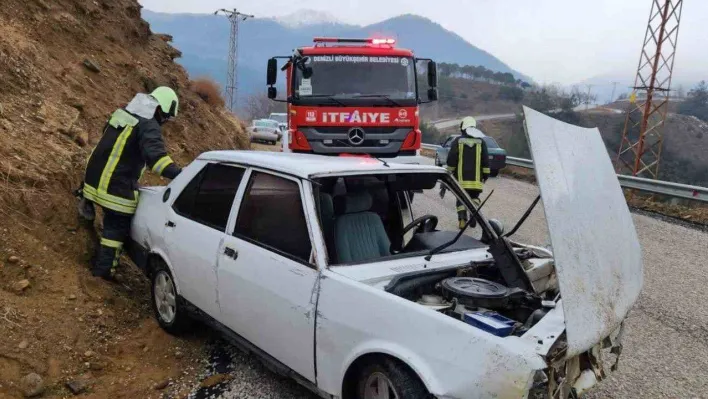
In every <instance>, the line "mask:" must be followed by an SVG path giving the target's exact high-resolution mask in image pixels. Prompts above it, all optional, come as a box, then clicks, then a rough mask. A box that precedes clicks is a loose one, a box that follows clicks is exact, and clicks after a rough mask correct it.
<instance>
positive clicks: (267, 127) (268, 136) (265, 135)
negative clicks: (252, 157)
mask: <svg viewBox="0 0 708 399" xmlns="http://www.w3.org/2000/svg"><path fill="white" fill-rule="evenodd" d="M248 130H249V133H250V135H251V141H263V142H265V143H270V144H275V143H277V142H278V140H279V139H280V137H281V136H282V132H281V131H280V126H279V125H278V122H277V121H273V120H269V119H256V120H254V121H253V122H252V123H251V126H250V127H249V128H248Z"/></svg>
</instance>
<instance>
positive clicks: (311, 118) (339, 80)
mask: <svg viewBox="0 0 708 399" xmlns="http://www.w3.org/2000/svg"><path fill="white" fill-rule="evenodd" d="M278 59H284V60H285V63H284V65H283V66H282V67H281V68H280V70H281V71H283V72H285V74H286V81H285V83H286V91H287V98H286V99H280V100H279V99H276V97H277V89H276V87H275V84H276V81H277V75H278ZM421 61H423V62H424V63H422V62H421ZM419 74H421V75H422V74H426V75H427V86H428V90H427V93H426V98H425V99H422V98H421V95H420V92H419V85H420V83H424V81H423V82H419V80H418V76H419ZM267 85H268V97H269V98H270V99H272V100H275V101H283V102H287V108H288V112H287V114H288V127H289V128H288V131H287V134H285V135H284V137H283V138H284V140H283V151H285V152H299V153H313V154H320V155H342V154H357V155H370V156H374V157H378V158H393V157H397V158H398V159H399V160H401V161H402V162H406V161H407V159H406V157H411V156H413V157H415V156H417V155H419V152H420V145H421V132H420V114H419V105H420V104H422V103H427V102H432V101H436V100H437V98H438V92H437V70H436V64H435V62H434V61H432V60H430V59H423V58H415V56H414V55H413V52H412V51H411V50H407V49H402V48H397V47H395V40H394V39H341V38H322V37H318V38H315V39H314V45H313V46H309V47H301V48H298V49H296V50H295V51H294V53H293V54H292V55H291V56H284V57H273V58H271V59H270V60H268V68H267ZM286 137H287V139H286ZM416 158H417V157H416ZM410 161H412V159H410ZM406 163H408V162H406ZM413 163H417V162H413Z"/></svg>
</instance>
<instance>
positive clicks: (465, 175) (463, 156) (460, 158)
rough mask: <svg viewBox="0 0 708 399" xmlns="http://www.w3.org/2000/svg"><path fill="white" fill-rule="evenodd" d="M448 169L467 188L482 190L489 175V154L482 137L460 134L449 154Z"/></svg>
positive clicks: (451, 146)
mask: <svg viewBox="0 0 708 399" xmlns="http://www.w3.org/2000/svg"><path fill="white" fill-rule="evenodd" d="M447 169H448V170H449V171H450V172H451V173H452V174H453V176H455V178H456V179H457V181H458V182H459V183H460V186H462V188H464V189H466V190H482V189H483V182H484V181H485V180H487V177H489V173H490V169H489V154H488V153H487V145H486V144H485V142H484V141H483V140H482V139H478V138H475V137H466V136H460V137H458V138H456V139H455V140H453V142H452V144H451V145H450V152H449V153H448V155H447Z"/></svg>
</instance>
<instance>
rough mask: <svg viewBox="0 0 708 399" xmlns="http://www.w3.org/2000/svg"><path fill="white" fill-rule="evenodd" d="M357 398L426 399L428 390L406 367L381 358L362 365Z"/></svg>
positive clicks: (428, 395)
mask: <svg viewBox="0 0 708 399" xmlns="http://www.w3.org/2000/svg"><path fill="white" fill-rule="evenodd" d="M356 393H357V395H356V398H357V399H427V398H430V394H429V393H428V390H427V389H425V385H423V383H422V382H421V381H420V379H419V378H418V377H417V376H416V375H415V374H414V373H413V372H412V371H411V370H410V369H408V368H407V367H405V366H404V365H402V364H400V363H399V362H396V361H395V360H393V359H381V360H380V361H377V362H374V363H371V364H369V365H367V366H366V367H364V368H363V369H362V370H361V373H360V374H359V378H358V381H357V391H356Z"/></svg>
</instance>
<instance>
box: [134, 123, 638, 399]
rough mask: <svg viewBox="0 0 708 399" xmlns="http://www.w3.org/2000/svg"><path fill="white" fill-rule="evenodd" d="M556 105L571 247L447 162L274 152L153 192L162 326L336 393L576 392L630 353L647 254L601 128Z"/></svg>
mask: <svg viewBox="0 0 708 399" xmlns="http://www.w3.org/2000/svg"><path fill="white" fill-rule="evenodd" d="M530 115H531V116H530ZM546 119H548V117H546V116H544V115H542V114H538V115H536V114H530V113H529V111H528V110H527V122H526V123H527V129H528V132H529V135H530V137H531V151H532V154H533V158H534V159H535V160H539V159H541V160H543V161H542V162H541V161H537V162H536V169H535V170H536V171H537V178H538V181H539V188H540V191H541V197H542V198H543V206H544V211H545V214H546V217H547V220H548V226H549V231H550V237H551V241H552V244H553V247H554V253H551V252H550V251H549V250H546V249H543V248H538V247H534V246H530V245H524V244H521V243H517V242H514V241H512V240H511V238H510V236H511V235H512V234H513V233H514V232H515V231H516V230H517V229H518V227H519V225H520V224H521V223H523V220H524V218H522V219H521V220H520V221H519V223H517V225H516V226H515V227H514V228H512V230H511V231H510V232H509V233H507V234H504V228H503V227H502V226H501V223H500V222H498V221H494V220H488V219H486V218H485V217H484V216H483V215H482V214H481V213H480V212H479V209H477V208H475V206H474V205H473V203H472V201H470V199H469V197H468V196H467V195H466V194H465V193H464V191H463V190H462V188H461V187H460V186H459V185H458V184H457V182H456V181H455V180H454V179H453V177H452V176H451V175H450V174H449V173H447V172H446V171H445V170H444V169H442V168H439V167H436V166H432V165H429V166H428V165H406V164H397V163H386V162H384V161H382V160H377V159H362V158H342V157H325V156H319V155H309V154H308V155H306V154H285V153H278V152H256V151H220V152H209V153H205V154H202V155H200V156H199V157H198V158H197V159H196V160H195V161H194V162H192V163H191V164H190V165H189V166H187V167H186V168H185V169H184V170H183V172H182V173H181V174H180V175H179V176H178V177H177V178H176V179H174V180H173V181H172V182H170V184H169V185H168V186H166V187H149V188H143V189H141V194H140V195H141V196H140V203H139V205H138V209H137V212H136V214H135V217H134V219H133V225H132V231H131V238H132V241H131V242H130V243H129V245H128V249H129V253H130V254H131V257H132V258H133V260H134V261H135V263H136V264H137V265H138V266H139V267H141V268H143V269H144V270H145V272H146V273H147V275H148V276H149V277H150V279H151V287H152V303H153V308H154V312H155V316H156V318H157V320H158V322H159V324H160V326H162V328H164V329H165V330H167V331H168V332H171V333H178V332H180V331H182V330H184V329H185V328H187V327H188V326H189V324H190V320H191V319H192V318H199V319H200V320H203V321H205V322H206V323H207V324H208V325H211V326H212V327H214V328H215V329H217V330H219V331H220V332H222V333H223V334H224V335H225V336H226V337H227V338H229V339H230V340H231V341H232V342H233V343H234V344H236V345H238V346H240V347H241V348H244V349H246V350H248V351H251V352H253V353H254V354H256V355H257V356H259V357H260V358H261V359H262V360H263V361H264V362H265V363H267V364H268V365H269V366H270V368H271V369H272V370H275V371H276V372H278V373H281V374H283V375H285V376H288V377H292V378H294V379H295V380H296V381H298V382H299V383H301V384H302V385H304V386H306V387H307V388H309V389H311V390H312V391H314V392H315V393H317V394H319V395H320V396H322V397H325V398H357V399H359V398H362V399H378V398H388V399H394V398H395V399H423V398H430V397H436V398H444V399H452V398H459V399H463V398H469V399H477V398H492V397H494V398H534V399H535V398H554V399H555V398H563V399H566V398H575V397H577V396H578V395H582V394H583V393H584V392H586V391H587V390H588V389H590V388H591V387H592V386H593V385H595V384H596V382H597V381H599V380H601V379H602V378H604V377H605V376H606V372H607V370H606V369H605V364H604V363H603V359H602V357H603V355H604V354H605V353H606V352H608V351H611V352H612V353H614V354H616V355H617V357H619V353H620V352H621V348H622V346H621V337H622V331H623V322H624V320H625V318H626V317H627V314H628V312H629V310H630V308H631V307H632V305H633V304H634V302H635V301H636V299H637V297H638V295H639V291H640V289H641V285H642V263H641V253H640V248H639V244H638V240H637V236H636V232H635V229H634V225H633V222H632V218H631V216H630V213H629V210H628V208H627V205H626V202H625V200H624V197H623V194H622V190H621V188H620V186H619V183H618V181H617V178H616V177H615V174H614V170H613V169H612V166H611V163H610V162H609V159H608V157H607V151H606V150H605V147H604V144H602V140H601V138H600V136H599V133H598V134H597V135H596V136H595V135H588V134H587V133H586V132H583V133H582V134H577V133H578V132H568V131H567V128H566V127H565V126H564V125H563V124H559V125H554V126H549V124H548V122H547V121H546ZM568 126H570V125H568ZM588 130H589V129H588ZM571 133H573V134H571ZM561 148H562V149H563V151H559V149H561ZM576 154H583V156H582V157H578V156H576ZM562 174H564V175H565V176H564V178H558V176H559V175H562ZM569 185H570V186H569ZM442 187H445V188H446V189H447V193H448V195H447V197H441V196H440V195H439V192H440V188H442ZM413 191H416V192H419V193H422V194H421V197H420V198H419V197H418V196H416V201H414V202H411V199H410V196H409V193H410V192H413ZM492 200H493V198H492ZM458 201H459V202H458ZM456 202H458V203H462V204H463V206H464V207H465V208H466V209H467V211H468V212H470V214H471V215H473V216H472V218H471V220H473V221H474V223H470V226H469V227H468V228H467V229H466V230H463V231H459V230H458V229H457V211H456ZM537 202H538V200H537V201H535V202H534V203H533V205H532V206H531V207H533V206H534V205H535V204H536V203H537ZM284 204H287V206H284ZM256 396H257V393H256Z"/></svg>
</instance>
